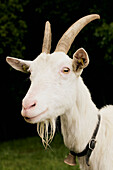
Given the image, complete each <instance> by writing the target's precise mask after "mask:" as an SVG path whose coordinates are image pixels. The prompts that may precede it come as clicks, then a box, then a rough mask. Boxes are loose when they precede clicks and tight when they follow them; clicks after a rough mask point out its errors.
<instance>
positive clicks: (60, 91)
mask: <svg viewBox="0 0 113 170" xmlns="http://www.w3.org/2000/svg"><path fill="white" fill-rule="evenodd" d="M7 62H8V63H9V64H10V65H12V67H14V68H15V69H17V70H20V71H23V72H30V80H31V86H30V88H29V90H28V92H27V94H26V96H25V97H24V99H23V101H22V111H21V114H22V116H23V117H24V118H25V120H26V121H27V122H29V123H37V122H41V121H44V120H46V119H52V118H56V117H57V116H59V115H61V114H64V113H65V112H66V111H68V110H69V109H70V107H72V105H73V100H74V101H75V93H76V90H75V89H76V79H77V78H78V76H79V75H80V74H81V71H82V69H83V67H85V66H86V65H87V64H88V62H89V60H88V56H87V53H86V52H85V50H84V49H82V48H81V49H79V50H77V52H76V53H75V54H74V56H73V60H72V59H71V58H69V57H68V56H67V55H66V54H65V53H63V52H54V53H52V54H46V53H41V54H40V55H39V56H38V57H37V58H36V59H35V60H34V61H24V60H20V59H16V58H12V57H7ZM73 89H74V90H73Z"/></svg>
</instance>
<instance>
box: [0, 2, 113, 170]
mask: <svg viewBox="0 0 113 170" xmlns="http://www.w3.org/2000/svg"><path fill="white" fill-rule="evenodd" d="M112 9H113V1H112V0H109V1H108V0H87V1H86V0H79V1H78V0H55V1H54V0H24V1H23V0H0V73H1V74H0V77H1V83H0V94H1V95H0V96H1V102H0V106H1V113H0V170H2V169H3V170H7V169H8V170H9V169H11V170H12V169H15V167H16V169H17V170H18V169H22V170H23V169H26V170H29V169H41V168H43V169H44V168H45V169H52V170H54V169H60V170H62V169H75V167H74V168H73V167H69V166H67V165H64V163H63V159H64V157H65V155H66V153H68V150H67V149H66V148H65V146H64V145H63V140H62V138H61V136H60V135H57V137H56V138H55V140H54V141H53V142H52V149H53V151H51V149H50V150H49V149H48V150H47V151H45V150H44V148H43V147H42V144H41V141H40V139H39V137H37V132H36V125H30V124H27V123H26V122H25V121H24V120H23V118H22V117H21V115H20V112H21V101H22V99H23V97H24V96H25V94H26V92H27V90H28V88H29V85H30V82H29V79H28V77H27V75H25V74H22V73H20V72H17V71H15V70H13V69H12V68H11V67H10V66H9V65H8V64H7V63H6V56H12V57H18V58H23V59H26V60H28V59H29V60H33V59H35V58H36V56H37V55H39V54H40V53H41V48H42V42H43V33H44V27H45V22H46V21H47V20H49V21H50V23H51V28H52V49H51V52H53V51H54V49H55V47H56V44H57V42H58V40H59V39H60V37H61V36H62V34H63V33H64V32H65V31H66V30H67V29H68V27H69V26H70V25H72V24H73V23H74V22H75V21H76V20H78V19H79V18H81V17H83V16H85V15H88V14H92V13H97V14H99V15H100V17H101V19H100V20H95V21H93V22H92V23H90V24H88V25H87V26H86V27H85V28H84V29H83V30H82V31H81V32H80V33H79V35H78V36H77V37H76V39H75V41H74V43H73V44H72V46H71V49H70V51H69V53H68V54H69V56H70V57H72V56H73V53H74V52H75V51H76V50H77V49H78V48H80V47H83V48H85V50H86V51H87V52H88V54H89V58H90V64H89V66H88V67H87V68H86V69H85V70H84V72H83V74H82V77H83V80H84V82H85V84H86V85H87V86H88V88H89V90H90V92H91V95H92V99H93V101H94V103H95V104H96V105H97V107H98V108H101V107H102V106H103V105H106V104H113V92H112V89H113V81H112V79H113V12H112V11H113V10H112ZM57 133H58V134H59V133H60V119H58V120H57ZM28 137H29V138H28ZM36 165H37V167H35V166H36Z"/></svg>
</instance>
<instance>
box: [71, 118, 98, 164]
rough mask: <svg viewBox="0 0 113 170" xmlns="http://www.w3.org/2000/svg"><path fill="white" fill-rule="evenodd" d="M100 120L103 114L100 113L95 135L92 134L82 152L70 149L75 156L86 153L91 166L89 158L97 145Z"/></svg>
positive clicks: (87, 162) (87, 161)
mask: <svg viewBox="0 0 113 170" xmlns="http://www.w3.org/2000/svg"><path fill="white" fill-rule="evenodd" d="M100 120H101V116H100V115H98V123H97V126H96V128H95V130H94V132H93V135H92V138H91V139H90V141H89V142H88V144H87V145H86V147H85V149H84V150H83V151H82V152H80V153H75V152H73V151H70V153H71V154H72V155H73V156H77V157H82V156H85V155H86V164H87V165H88V166H89V158H90V156H91V153H92V152H93V150H94V148H95V145H96V142H97V141H96V136H97V133H98V130H99V126H100Z"/></svg>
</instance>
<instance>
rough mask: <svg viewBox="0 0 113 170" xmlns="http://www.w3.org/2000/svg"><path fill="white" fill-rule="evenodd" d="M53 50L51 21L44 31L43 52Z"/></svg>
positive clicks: (47, 23)
mask: <svg viewBox="0 0 113 170" xmlns="http://www.w3.org/2000/svg"><path fill="white" fill-rule="evenodd" d="M50 50H51V25H50V23H49V21H47V22H46V24H45V32H44V39H43V45H42V53H44V52H45V53H46V54H48V53H50Z"/></svg>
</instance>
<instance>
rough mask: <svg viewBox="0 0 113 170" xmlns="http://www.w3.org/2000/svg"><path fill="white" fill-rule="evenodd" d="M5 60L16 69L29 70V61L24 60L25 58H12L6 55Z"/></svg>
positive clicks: (25, 71) (26, 71)
mask: <svg viewBox="0 0 113 170" xmlns="http://www.w3.org/2000/svg"><path fill="white" fill-rule="evenodd" d="M6 61H7V63H8V64H9V65H11V66H12V67H13V68H14V69H16V70H18V71H22V72H24V73H28V72H29V67H30V64H31V61H25V60H22V59H17V58H13V57H7V58H6Z"/></svg>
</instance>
